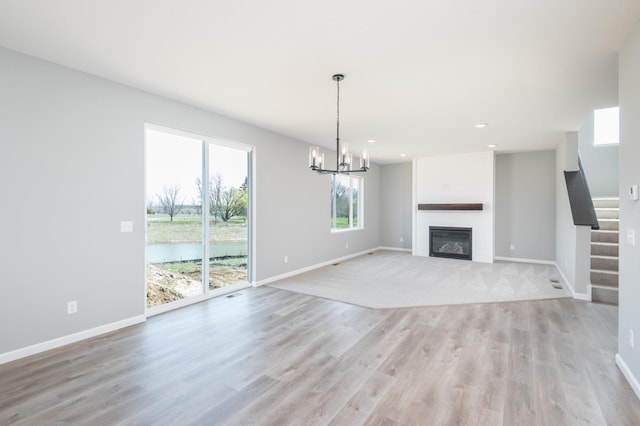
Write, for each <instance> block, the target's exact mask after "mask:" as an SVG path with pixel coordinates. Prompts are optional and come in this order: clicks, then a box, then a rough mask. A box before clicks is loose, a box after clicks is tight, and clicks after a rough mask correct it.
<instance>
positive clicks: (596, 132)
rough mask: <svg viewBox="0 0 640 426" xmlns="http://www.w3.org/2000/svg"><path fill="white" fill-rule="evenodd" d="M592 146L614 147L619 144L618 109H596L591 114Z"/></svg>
mask: <svg viewBox="0 0 640 426" xmlns="http://www.w3.org/2000/svg"><path fill="white" fill-rule="evenodd" d="M593 118H594V120H593V121H594V124H593V144H594V145H614V144H618V143H620V108H619V107H613V108H604V109H597V110H595V111H594V114H593Z"/></svg>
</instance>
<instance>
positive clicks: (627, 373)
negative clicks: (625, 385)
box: [616, 354, 640, 399]
mask: <svg viewBox="0 0 640 426" xmlns="http://www.w3.org/2000/svg"><path fill="white" fill-rule="evenodd" d="M616 364H617V365H618V368H620V371H622V374H624V377H625V378H626V379H627V381H628V382H629V385H631V389H633V391H634V392H635V393H636V396H637V397H638V399H640V383H638V379H636V377H635V376H634V375H633V373H632V372H631V370H630V369H629V367H628V366H627V363H626V362H624V360H623V359H622V357H621V356H620V354H616Z"/></svg>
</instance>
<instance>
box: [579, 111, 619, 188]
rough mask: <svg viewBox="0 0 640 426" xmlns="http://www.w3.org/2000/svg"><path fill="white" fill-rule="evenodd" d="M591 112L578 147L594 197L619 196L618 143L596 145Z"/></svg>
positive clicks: (580, 133) (581, 131) (580, 136)
mask: <svg viewBox="0 0 640 426" xmlns="http://www.w3.org/2000/svg"><path fill="white" fill-rule="evenodd" d="M593 116H594V114H593V113H591V114H589V116H588V117H587V119H586V120H585V122H584V124H583V125H582V127H580V131H579V132H578V149H579V151H580V159H581V160H582V168H583V169H584V173H585V177H586V178H587V183H588V184H589V192H590V193H591V196H592V197H617V196H618V175H619V162H618V155H619V148H618V145H594V144H593V139H594V131H593V120H594V117H593Z"/></svg>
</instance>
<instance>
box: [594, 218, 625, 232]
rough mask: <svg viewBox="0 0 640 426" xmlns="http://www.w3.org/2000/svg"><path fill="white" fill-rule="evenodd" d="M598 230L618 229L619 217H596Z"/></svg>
mask: <svg viewBox="0 0 640 426" xmlns="http://www.w3.org/2000/svg"><path fill="white" fill-rule="evenodd" d="M598 224H599V225H600V230H603V231H618V230H619V229H620V219H598Z"/></svg>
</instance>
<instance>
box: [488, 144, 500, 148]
mask: <svg viewBox="0 0 640 426" xmlns="http://www.w3.org/2000/svg"><path fill="white" fill-rule="evenodd" d="M487 146H488V147H489V148H495V147H496V146H498V145H496V144H495V143H492V144H491V145H487Z"/></svg>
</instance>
